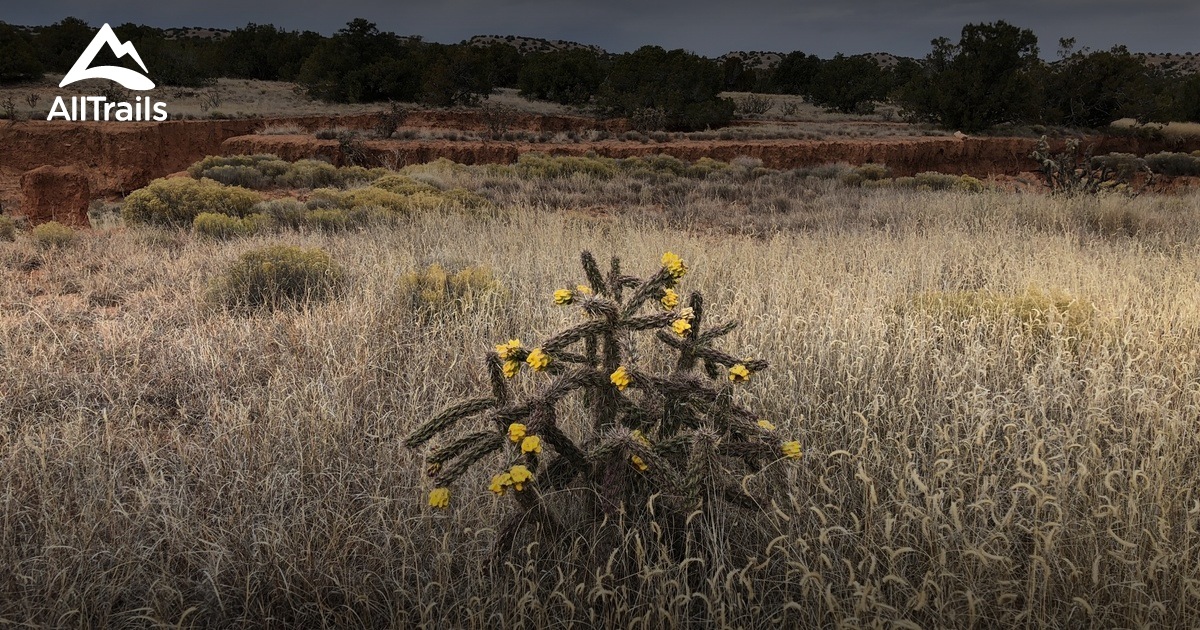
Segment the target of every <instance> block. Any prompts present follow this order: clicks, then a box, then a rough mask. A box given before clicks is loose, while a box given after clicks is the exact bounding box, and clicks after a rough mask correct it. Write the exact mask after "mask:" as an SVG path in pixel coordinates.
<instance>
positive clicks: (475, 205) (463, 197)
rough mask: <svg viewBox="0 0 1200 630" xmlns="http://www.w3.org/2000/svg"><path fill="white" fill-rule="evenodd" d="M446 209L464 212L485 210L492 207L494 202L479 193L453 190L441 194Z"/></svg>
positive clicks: (460, 189) (461, 189)
mask: <svg viewBox="0 0 1200 630" xmlns="http://www.w3.org/2000/svg"><path fill="white" fill-rule="evenodd" d="M441 198H442V204H443V206H444V207H457V208H462V209H464V210H484V209H488V208H491V207H492V202H490V201H488V200H487V198H486V197H484V196H483V195H480V194H478V193H474V192H471V191H469V190H467V189H465V188H451V189H450V190H447V191H445V192H443V193H441Z"/></svg>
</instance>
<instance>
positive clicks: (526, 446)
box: [521, 435, 542, 455]
mask: <svg viewBox="0 0 1200 630" xmlns="http://www.w3.org/2000/svg"><path fill="white" fill-rule="evenodd" d="M521 452H522V453H533V454H535V455H536V454H538V453H541V452H542V438H540V437H538V436H536V435H531V436H529V437H526V438H525V439H524V440H521Z"/></svg>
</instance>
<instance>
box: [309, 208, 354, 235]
mask: <svg viewBox="0 0 1200 630" xmlns="http://www.w3.org/2000/svg"><path fill="white" fill-rule="evenodd" d="M352 223H353V221H352V220H351V218H350V215H349V214H348V213H347V212H346V211H345V210H341V209H336V208H318V209H316V210H309V211H308V212H305V213H304V225H306V226H308V227H311V228H313V229H316V230H321V231H322V232H341V231H342V230H345V229H346V228H348V227H350V226H351V224H352Z"/></svg>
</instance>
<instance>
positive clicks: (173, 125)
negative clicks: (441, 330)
mask: <svg viewBox="0 0 1200 630" xmlns="http://www.w3.org/2000/svg"><path fill="white" fill-rule="evenodd" d="M373 121H374V116H373V115H370V114H363V115H357V116H345V117H330V116H309V117H303V118H285V119H249V120H202V121H170V122H165V123H132V124H112V123H65V122H44V121H30V122H24V123H20V124H16V125H3V126H0V203H3V204H4V205H6V206H11V205H13V204H15V203H19V201H20V198H21V195H20V190H19V182H20V177H21V175H22V174H23V173H25V172H27V171H30V170H33V169H35V168H38V167H40V166H45V165H50V166H74V167H78V168H79V169H81V170H82V171H83V172H84V173H86V175H87V178H88V182H89V184H90V186H89V187H90V190H91V194H92V195H93V196H108V197H112V196H116V195H121V194H124V193H127V192H129V191H131V190H134V189H136V188H138V187H141V186H143V185H145V184H146V183H147V182H149V181H150V180H152V179H154V178H156V177H162V176H164V175H168V174H170V173H174V172H178V171H180V170H183V169H184V168H186V167H187V166H188V165H190V164H192V163H193V162H195V161H197V160H199V159H200V158H202V157H204V156H206V155H214V154H239V153H275V154H277V155H279V156H280V157H282V158H284V159H288V160H294V159H299V158H306V157H323V158H326V159H329V160H331V161H334V162H336V163H344V162H345V161H346V159H347V156H346V155H343V151H342V149H341V147H340V146H339V143H338V142H337V141H335V140H318V139H316V138H315V137H313V136H312V135H311V132H313V131H316V130H318V129H324V128H329V127H334V126H341V127H351V128H364V129H366V128H370V126H371V124H372V122H373ZM403 124H404V126H406V127H418V128H442V129H462V130H468V131H484V130H486V129H487V120H486V119H485V118H484V117H483V116H482V115H480V114H479V113H475V112H438V111H429V112H415V113H411V114H409V115H408V117H407V118H406V119H405V121H404V123H403ZM268 125H270V126H284V125H294V126H297V127H299V128H301V129H303V130H306V131H307V132H309V134H310V135H295V136H279V135H254V134H255V133H256V132H257V131H259V130H261V129H262V128H263V127H265V126H268ZM509 128H510V129H512V130H521V131H533V132H555V133H556V132H564V131H583V130H587V129H596V128H606V130H608V131H610V132H619V131H621V130H622V129H623V128H624V127H623V123H622V122H621V121H615V122H611V123H606V122H599V121H596V120H592V119H588V118H572V117H565V116H533V115H521V116H517V117H516V118H515V119H513V120H512V121H511V124H510V126H509ZM1034 143H1035V141H1034V140H1032V139H1027V138H965V139H958V138H942V137H937V138H907V139H876V140H833V141H813V140H760V141H703V142H701V141H677V142H665V143H654V142H650V143H644V144H643V143H637V142H619V141H605V142H595V143H577V144H545V143H539V144H533V143H524V142H484V141H454V142H452V141H420V140H417V141H408V140H386V141H378V140H376V141H371V140H368V141H363V142H361V144H360V147H359V148H358V150H359V151H360V156H361V157H365V158H366V160H368V162H371V163H377V164H385V165H404V164H412V163H416V162H423V161H428V160H434V159H437V158H441V157H445V158H448V159H451V160H454V161H456V162H462V163H466V164H479V163H487V162H501V163H507V162H513V161H516V159H517V158H518V157H519V156H520V155H521V154H522V153H527V152H532V151H540V152H545V153H551V154H559V155H584V154H586V153H588V152H595V153H597V154H599V155H604V156H609V157H629V156H635V155H648V154H657V153H666V154H669V155H673V156H675V157H677V158H680V159H684V160H696V159H699V158H701V157H711V158H714V159H718V160H732V159H734V158H736V157H739V156H748V157H752V158H758V159H760V160H762V161H763V165H764V166H767V167H770V168H780V169H790V168H799V167H805V166H814V165H818V164H825V163H830V162H847V163H850V164H863V163H867V162H876V163H884V164H887V165H888V166H890V167H891V168H892V170H893V171H894V172H895V174H897V175H911V174H914V173H918V172H921V171H942V172H947V173H954V174H960V173H966V174H970V175H974V176H977V177H985V176H988V175H1013V174H1016V173H1020V172H1023V171H1030V170H1035V169H1036V168H1037V164H1036V163H1035V162H1034V161H1033V160H1032V159H1031V158H1030V157H1029V154H1030V152H1031V151H1032V150H1033V147H1034ZM1087 143H1089V144H1091V145H1093V146H1094V147H1095V149H1094V150H1095V152H1096V153H1097V154H1103V153H1109V152H1116V151H1120V152H1127V153H1135V154H1139V155H1141V154H1146V153H1153V152H1156V151H1163V150H1173V151H1192V150H1195V149H1198V148H1200V138H1193V139H1190V140H1188V141H1185V142H1169V141H1164V140H1159V141H1152V140H1147V139H1144V138H1136V137H1094V138H1089V139H1087Z"/></svg>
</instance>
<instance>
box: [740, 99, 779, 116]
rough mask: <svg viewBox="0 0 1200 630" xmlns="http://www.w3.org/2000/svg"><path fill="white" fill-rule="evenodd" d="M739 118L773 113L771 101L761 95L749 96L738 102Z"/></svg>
mask: <svg viewBox="0 0 1200 630" xmlns="http://www.w3.org/2000/svg"><path fill="white" fill-rule="evenodd" d="M735 106H736V107H737V110H736V111H737V113H738V115H739V116H761V115H763V114H765V113H767V112H769V111H771V99H770V98H767V97H766V96H763V95H761V94H749V95H747V96H745V97H743V98H741V99H739V100H737V101H736V104H735Z"/></svg>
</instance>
